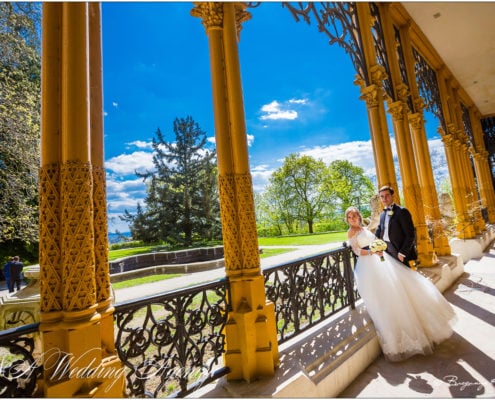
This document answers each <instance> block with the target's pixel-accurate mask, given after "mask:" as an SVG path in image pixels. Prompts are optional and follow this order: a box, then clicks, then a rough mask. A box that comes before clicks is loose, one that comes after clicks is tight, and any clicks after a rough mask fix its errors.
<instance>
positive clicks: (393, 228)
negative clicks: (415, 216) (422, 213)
mask: <svg viewBox="0 0 495 400" xmlns="http://www.w3.org/2000/svg"><path fill="white" fill-rule="evenodd" d="M392 211H393V212H394V214H393V215H392V216H390V221H389V225H388V237H389V239H390V243H391V244H392V246H393V247H394V249H392V251H388V250H387V251H388V252H389V253H391V254H392V255H394V256H395V257H396V256H397V253H402V254H404V255H405V256H406V257H405V259H404V261H403V263H404V264H406V265H407V266H408V267H409V261H410V260H416V259H417V258H418V255H417V253H416V231H415V229H414V224H413V220H412V217H411V213H410V212H409V210H408V209H407V208H404V207H401V206H399V205H397V204H394V206H393V210H392ZM385 215H386V213H385V211H383V212H382V213H381V214H380V224H379V225H378V227H377V228H376V232H375V236H376V237H377V238H380V239H383V233H384V232H385ZM394 251H395V252H396V254H393V252H394Z"/></svg>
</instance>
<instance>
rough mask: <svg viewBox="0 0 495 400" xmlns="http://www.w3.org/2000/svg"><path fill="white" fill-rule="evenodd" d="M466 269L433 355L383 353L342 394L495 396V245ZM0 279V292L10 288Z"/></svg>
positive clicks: (166, 286)
mask: <svg viewBox="0 0 495 400" xmlns="http://www.w3.org/2000/svg"><path fill="white" fill-rule="evenodd" d="M339 246H341V243H330V244H327V245H324V246H301V247H299V248H298V249H297V250H295V251H292V252H288V253H284V254H281V255H278V256H273V257H267V258H264V259H262V260H261V265H262V268H266V267H268V266H271V265H277V264H281V263H284V262H288V261H291V260H295V259H298V258H303V257H307V256H308V255H312V254H318V253H320V252H324V251H326V250H329V249H332V248H336V247H339ZM464 269H465V272H464V274H463V275H462V276H461V277H460V278H459V279H458V280H457V281H456V282H455V283H454V284H453V285H452V286H451V287H450V288H448V289H447V290H446V291H445V292H444V295H445V297H446V298H447V300H448V301H449V302H450V303H451V304H452V305H453V307H454V309H455V311H456V313H457V315H458V321H457V323H456V324H455V326H454V335H453V336H452V337H451V338H450V339H448V340H446V341H445V342H443V343H442V344H440V345H438V346H437V347H436V349H435V352H434V354H432V355H430V356H415V357H412V358H411V359H409V360H406V361H403V362H400V363H390V362H387V361H386V360H385V359H384V358H383V356H380V357H378V359H377V360H376V361H375V362H374V363H373V364H371V365H370V366H369V367H368V368H367V369H366V370H365V371H364V372H363V373H362V374H361V375H360V376H359V377H358V378H357V379H356V380H355V381H354V382H353V383H352V384H351V385H349V387H347V388H346V389H345V390H344V391H343V392H342V393H341V394H340V396H339V397H341V398H356V397H359V398H424V397H426V398H454V397H463V398H474V397H482V398H495V340H494V338H495V246H493V244H492V247H491V249H490V250H489V251H488V252H487V253H486V254H485V255H484V256H483V257H482V258H480V259H473V260H470V261H468V262H467V263H466V264H465V266H464ZM224 273H225V272H224V269H223V268H219V269H216V270H211V271H206V272H197V273H194V274H186V275H184V276H182V277H180V278H174V279H169V280H165V281H161V282H157V283H151V284H145V285H139V286H135V287H133V288H129V289H120V290H117V291H116V302H117V303H121V302H125V301H128V300H131V299H133V298H142V297H148V296H150V295H152V294H156V293H160V292H165V291H169V290H173V289H177V288H179V287H185V286H190V285H193V284H198V283H201V282H204V281H210V280H215V279H217V278H220V277H222V276H224ZM4 286H5V284H4V282H0V289H2V290H0V296H1V295H4V294H6V289H5V288H4Z"/></svg>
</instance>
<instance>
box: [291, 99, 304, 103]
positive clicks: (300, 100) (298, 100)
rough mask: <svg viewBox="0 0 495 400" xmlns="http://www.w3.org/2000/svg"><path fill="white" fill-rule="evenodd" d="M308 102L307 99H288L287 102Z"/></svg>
mask: <svg viewBox="0 0 495 400" xmlns="http://www.w3.org/2000/svg"><path fill="white" fill-rule="evenodd" d="M307 102H308V100H307V99H290V100H289V103H293V104H306V103H307Z"/></svg>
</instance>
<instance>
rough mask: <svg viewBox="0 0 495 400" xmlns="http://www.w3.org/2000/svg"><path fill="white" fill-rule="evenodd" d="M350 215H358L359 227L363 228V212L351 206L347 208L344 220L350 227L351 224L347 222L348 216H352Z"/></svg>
mask: <svg viewBox="0 0 495 400" xmlns="http://www.w3.org/2000/svg"><path fill="white" fill-rule="evenodd" d="M350 213H356V214H357V215H358V217H359V225H361V226H363V216H362V215H361V212H360V211H359V210H358V209H357V208H356V207H354V206H350V207H348V208H347V210H345V213H344V215H345V218H344V221H345V222H346V223H347V225H349V223H348V222H347V216H348V215H349V214H350Z"/></svg>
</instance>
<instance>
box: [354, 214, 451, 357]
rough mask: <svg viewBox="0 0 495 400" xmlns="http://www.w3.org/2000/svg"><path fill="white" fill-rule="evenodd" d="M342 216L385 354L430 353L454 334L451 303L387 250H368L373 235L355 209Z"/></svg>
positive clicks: (358, 277) (360, 284) (361, 287)
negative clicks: (377, 251)
mask: <svg viewBox="0 0 495 400" xmlns="http://www.w3.org/2000/svg"><path fill="white" fill-rule="evenodd" d="M345 220H346V222H347V223H348V224H349V230H348V232H347V237H348V239H349V243H350V245H351V248H352V251H353V252H354V253H355V254H356V255H357V256H358V259H357V262H356V265H355V268H354V275H355V278H356V283H357V288H358V291H359V294H360V295H361V297H362V299H363V301H364V304H365V305H366V309H367V311H368V314H369V315H370V317H371V319H372V320H373V323H374V325H375V330H376V333H377V336H378V340H379V342H380V346H381V348H382V351H383V353H384V354H385V357H386V358H387V359H388V360H389V361H402V360H405V359H407V358H409V357H411V356H413V355H415V354H431V353H432V352H433V346H434V345H435V344H438V343H440V342H442V341H443V340H445V339H447V338H448V337H450V336H451V335H452V333H453V331H452V327H451V323H453V322H454V321H455V318H456V317H455V313H454V310H453V309H452V306H451V305H450V304H449V303H448V302H447V300H445V298H444V297H443V295H442V294H441V293H440V291H439V290H438V289H437V288H436V286H435V285H434V284H433V283H432V282H431V281H430V280H429V279H427V278H425V277H424V276H423V275H421V274H420V273H418V272H416V271H414V270H412V269H409V268H407V267H406V266H405V265H404V264H402V263H401V262H399V261H398V260H396V259H394V258H393V257H391V256H390V255H388V254H387V253H382V252H379V253H372V252H371V250H369V245H370V244H371V243H372V242H373V240H374V239H375V236H374V235H373V233H371V232H370V231H369V230H368V229H366V228H365V227H363V224H362V216H361V213H360V212H359V210H358V209H357V208H355V207H349V208H348V209H347V210H346V211H345ZM380 257H383V258H384V261H381V258H380Z"/></svg>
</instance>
